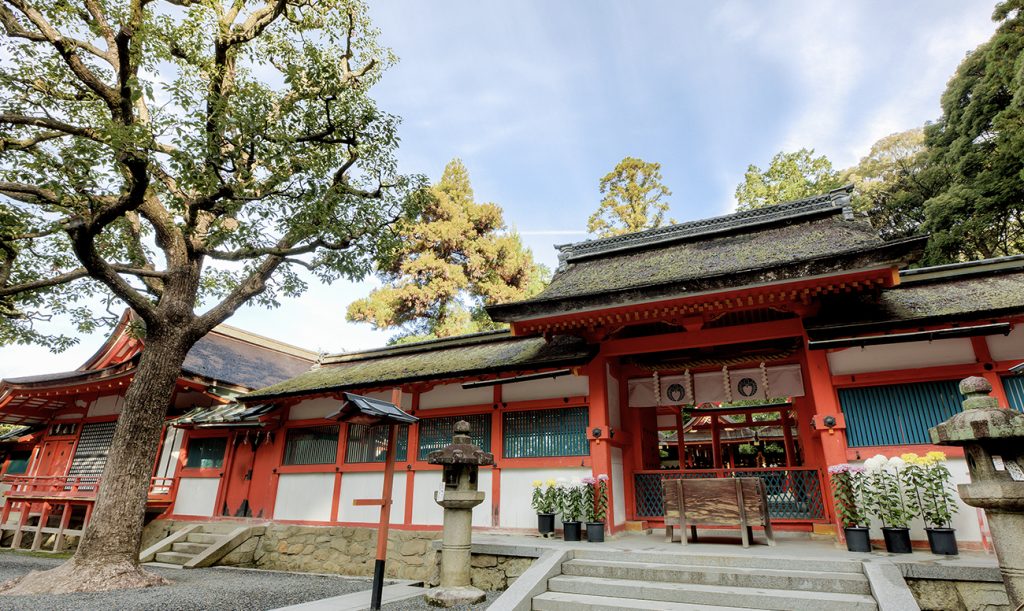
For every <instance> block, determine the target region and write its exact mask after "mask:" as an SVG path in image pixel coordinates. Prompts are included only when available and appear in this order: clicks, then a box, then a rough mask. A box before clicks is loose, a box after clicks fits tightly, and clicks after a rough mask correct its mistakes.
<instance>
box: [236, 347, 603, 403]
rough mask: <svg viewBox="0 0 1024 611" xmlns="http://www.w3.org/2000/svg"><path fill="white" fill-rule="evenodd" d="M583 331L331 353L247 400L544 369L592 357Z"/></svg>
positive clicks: (593, 348)
mask: <svg viewBox="0 0 1024 611" xmlns="http://www.w3.org/2000/svg"><path fill="white" fill-rule="evenodd" d="M596 350H597V349H596V347H593V346H589V345H587V343H586V342H585V341H584V340H583V339H581V338H577V337H569V336H558V337H554V338H552V339H551V340H550V341H548V340H545V339H544V338H542V337H512V335H511V334H509V333H508V332H507V331H505V332H498V333H485V334H476V335H473V336H467V337H461V338H453V339H451V340H440V341H431V342H424V343H422V344H412V345H407V346H395V347H394V348H389V349H385V350H377V351H368V352H366V353H356V354H342V355H336V356H334V357H330V358H329V359H327V361H325V364H324V366H322V367H321V368H320V369H317V370H314V371H310V372H307V373H303V374H301V375H299V376H297V377H294V378H292V379H290V380H287V381H285V382H281V383H279V384H274V385H273V386H268V387H266V388H262V389H259V390H257V391H254V392H252V393H249V394H248V395H245V396H244V397H241V398H240V400H242V401H246V402H248V401H257V400H266V399H270V398H280V397H290V396H298V395H305V394H315V393H320V392H328V391H340V390H349V389H356V388H372V387H379V386H387V385H392V384H401V383H407V382H416V381H422V380H435V381H441V380H444V379H451V378H459V377H465V376H472V375H479V374H484V373H496V372H501V371H511V370H529V369H541V368H545V367H557V366H567V365H579V364H583V363H586V362H588V361H589V360H590V359H591V358H593V356H594V354H595V353H596Z"/></svg>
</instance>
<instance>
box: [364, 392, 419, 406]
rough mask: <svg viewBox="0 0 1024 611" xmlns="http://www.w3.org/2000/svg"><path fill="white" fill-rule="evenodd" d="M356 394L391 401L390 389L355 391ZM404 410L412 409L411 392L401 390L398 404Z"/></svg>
mask: <svg viewBox="0 0 1024 611" xmlns="http://www.w3.org/2000/svg"><path fill="white" fill-rule="evenodd" d="M356 394H357V395H363V396H364V397H370V398H371V399H379V400H381V401H387V402H388V403H391V391H390V390H381V391H378V392H356ZM399 407H401V408H402V409H404V410H405V411H409V410H410V409H412V393H409V392H403V393H402V400H401V405H400V406H399Z"/></svg>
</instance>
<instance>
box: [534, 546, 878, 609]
mask: <svg viewBox="0 0 1024 611" xmlns="http://www.w3.org/2000/svg"><path fill="white" fill-rule="evenodd" d="M561 572H562V574H561V575H556V576H554V577H551V578H550V579H548V585H547V590H548V591H547V592H544V593H543V594H540V595H538V596H535V597H534V598H533V609H535V610H536V611H556V610H557V611H599V610H605V609H658V610H661V611H693V610H697V609H715V610H717V611H728V610H735V609H772V610H780V611H820V610H822V609H836V610H850V611H877V609H878V605H877V604H876V602H875V599H874V597H873V596H872V595H871V587H870V585H869V583H868V579H867V577H866V576H865V575H864V568H863V564H862V563H861V562H860V561H857V560H819V559H796V558H794V559H789V558H787V559H784V560H780V559H779V558H777V557H775V558H773V557H759V556H753V555H751V556H738V555H733V556H717V555H716V556H711V555H704V556H698V555H681V554H672V553H665V552H653V551H652V552H644V551H631V552H629V553H628V554H627V553H622V554H618V555H616V554H609V553H608V552H607V551H600V550H575V551H574V553H573V556H572V559H571V560H568V561H566V562H563V563H562V570H561Z"/></svg>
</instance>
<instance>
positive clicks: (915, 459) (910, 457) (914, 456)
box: [900, 452, 920, 465]
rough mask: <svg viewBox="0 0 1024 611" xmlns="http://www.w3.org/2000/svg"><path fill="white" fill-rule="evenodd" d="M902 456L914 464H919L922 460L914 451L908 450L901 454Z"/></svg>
mask: <svg viewBox="0 0 1024 611" xmlns="http://www.w3.org/2000/svg"><path fill="white" fill-rule="evenodd" d="M900 458H902V459H903V460H904V461H906V462H908V463H910V464H912V465H916V464H918V462H919V460H920V458H919V457H918V455H917V454H915V453H913V452H907V453H906V454H900Z"/></svg>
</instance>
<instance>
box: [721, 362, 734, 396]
mask: <svg viewBox="0 0 1024 611" xmlns="http://www.w3.org/2000/svg"><path fill="white" fill-rule="evenodd" d="M722 390H724V391H725V403H732V382H731V381H730V380H729V366H728V365H726V366H724V367H722Z"/></svg>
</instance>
